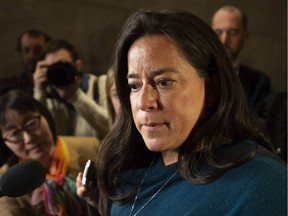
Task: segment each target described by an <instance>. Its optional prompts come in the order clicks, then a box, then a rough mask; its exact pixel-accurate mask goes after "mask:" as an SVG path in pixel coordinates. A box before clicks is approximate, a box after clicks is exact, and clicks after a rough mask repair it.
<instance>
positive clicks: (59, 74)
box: [47, 61, 78, 86]
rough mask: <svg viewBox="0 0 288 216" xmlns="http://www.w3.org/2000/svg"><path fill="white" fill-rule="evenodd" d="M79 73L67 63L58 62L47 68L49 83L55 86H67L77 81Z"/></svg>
mask: <svg viewBox="0 0 288 216" xmlns="http://www.w3.org/2000/svg"><path fill="white" fill-rule="evenodd" d="M77 74H78V71H77V70H76V68H75V67H74V66H73V65H72V64H71V63H69V62H67V61H58V62H56V63H54V64H52V65H49V66H48V67H47V78H48V82H49V83H51V84H53V85H55V86H66V85H69V84H71V83H72V82H73V81H74V80H75V76H77Z"/></svg>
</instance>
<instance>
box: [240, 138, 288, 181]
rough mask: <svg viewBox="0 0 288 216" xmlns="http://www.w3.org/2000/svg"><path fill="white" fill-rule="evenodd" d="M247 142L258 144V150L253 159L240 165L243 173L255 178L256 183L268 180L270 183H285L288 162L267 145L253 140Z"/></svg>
mask: <svg viewBox="0 0 288 216" xmlns="http://www.w3.org/2000/svg"><path fill="white" fill-rule="evenodd" d="M245 142H246V143H248V145H250V146H251V145H257V149H258V150H257V152H256V154H255V156H254V157H253V158H252V159H251V160H249V161H248V162H246V163H244V164H243V165H241V166H240V167H239V169H241V170H242V173H243V174H245V175H246V176H247V177H248V178H251V179H253V181H254V182H255V183H256V182H258V181H260V182H262V183H264V182H266V184H267V185H269V184H270V183H276V182H278V183H279V184H283V185H285V183H286V180H287V164H286V163H285V162H284V161H282V160H281V159H280V158H279V157H278V156H277V155H276V154H274V153H273V152H271V151H270V150H268V149H267V148H266V147H264V146H262V145H259V144H257V143H253V142H252V141H245ZM249 176H250V177H249Z"/></svg>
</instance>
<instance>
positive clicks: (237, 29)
mask: <svg viewBox="0 0 288 216" xmlns="http://www.w3.org/2000/svg"><path fill="white" fill-rule="evenodd" d="M211 27H212V29H213V30H214V31H215V32H216V34H217V35H218V37H219V39H220V41H221V42H222V44H223V46H224V47H225V49H226V51H227V53H228V55H229V57H230V59H231V62H232V65H233V68H234V70H235V73H237V74H238V75H239V78H240V81H241V83H242V86H243V88H244V90H245V92H246V95H247V99H248V103H249V106H250V108H251V109H252V112H253V113H254V114H255V115H256V117H259V116H261V115H262V113H261V111H260V110H261V109H260V108H259V106H260V102H261V101H262V100H263V99H264V98H265V97H266V96H268V94H270V85H271V81H270V78H269V77H268V76H267V75H266V74H265V73H263V72H260V71H256V70H254V69H251V68H248V67H246V66H244V65H242V64H241V62H240V57H241V52H242V49H243V47H244V44H245V42H246V41H247V39H248V37H249V33H248V27H247V17H246V15H245V14H244V12H242V11H240V10H239V9H238V8H236V7H234V6H223V7H221V8H220V9H218V10H217V11H216V12H215V13H214V15H213V17H212V22H211Z"/></svg>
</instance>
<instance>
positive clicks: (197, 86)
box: [128, 35, 205, 164]
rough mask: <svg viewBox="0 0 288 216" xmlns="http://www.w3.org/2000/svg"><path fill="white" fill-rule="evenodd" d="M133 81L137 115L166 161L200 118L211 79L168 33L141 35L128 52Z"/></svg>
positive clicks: (151, 143)
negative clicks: (201, 72)
mask: <svg viewBox="0 0 288 216" xmlns="http://www.w3.org/2000/svg"><path fill="white" fill-rule="evenodd" d="M128 85H129V86H130V88H131V93H130V102H131V107H132V113H133V119H134V122H135V125H136V127H137V129H138V131H139V132H140V133H141V135H142V137H143V139H144V141H145V144H146V146H147V148H148V149H149V150H151V151H155V152H161V153H162V157H163V160H164V163H165V164H170V163H173V162H175V161H177V159H178V148H179V146H181V145H182V143H183V142H184V141H185V140H186V139H187V137H188V135H189V133H190V132H191V130H192V129H193V127H194V125H195V123H196V122H197V120H198V118H199V116H200V114H201V112H202V110H203V107H204V101H205V80H204V78H201V77H199V75H198V73H197V71H196V69H195V68H194V67H192V66H191V65H190V64H189V63H188V62H187V60H186V59H185V58H184V56H183V54H181V52H180V51H179V49H178V48H177V47H176V45H175V44H174V43H173V42H172V41H171V40H169V39H168V38H167V37H165V36H161V35H152V36H151V35H148V36H144V37H142V38H140V39H138V40H136V41H135V42H134V43H133V44H132V46H131V47H130V49H129V52H128Z"/></svg>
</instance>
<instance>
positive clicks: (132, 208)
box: [129, 160, 178, 216]
mask: <svg viewBox="0 0 288 216" xmlns="http://www.w3.org/2000/svg"><path fill="white" fill-rule="evenodd" d="M153 163H154V160H153V161H152V162H151V164H150V166H149V168H148V169H147V171H146V173H145V174H144V177H143V178H142V181H141V183H140V186H139V188H138V191H137V194H136V196H135V199H134V202H133V205H132V207H131V211H130V214H129V216H131V215H132V212H133V210H134V207H135V204H136V201H137V199H138V194H139V192H140V190H141V187H142V184H143V182H144V179H145V177H146V175H147V174H148V172H149V170H150V169H151V167H152V165H153ZM177 172H178V170H176V171H175V172H174V173H173V174H172V175H171V176H170V178H169V179H168V180H167V181H166V182H165V183H164V184H163V185H162V186H161V187H160V188H159V189H158V190H157V191H156V192H155V193H154V194H153V195H152V196H151V197H150V198H149V200H148V201H147V202H146V203H145V204H144V205H143V206H142V207H141V208H140V209H139V210H138V211H137V212H136V213H135V214H133V216H136V215H137V214H138V213H139V212H140V211H141V210H142V209H143V208H144V207H145V206H147V205H148V203H150V202H151V200H152V199H153V198H154V197H155V196H156V195H157V194H158V193H159V192H160V191H161V190H162V189H163V188H164V187H165V186H166V185H167V184H168V183H169V181H170V180H171V179H172V178H173V177H174V176H175V175H176V173H177Z"/></svg>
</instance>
